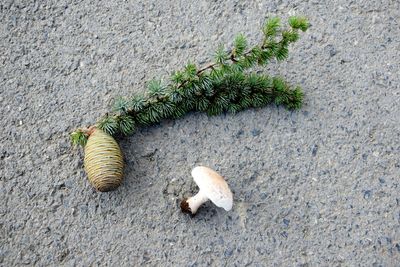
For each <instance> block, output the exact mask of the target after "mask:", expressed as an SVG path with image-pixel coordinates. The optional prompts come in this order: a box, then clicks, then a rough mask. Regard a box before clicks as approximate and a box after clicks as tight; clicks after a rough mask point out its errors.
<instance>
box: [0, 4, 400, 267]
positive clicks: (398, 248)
mask: <svg viewBox="0 0 400 267" xmlns="http://www.w3.org/2000/svg"><path fill="white" fill-rule="evenodd" d="M290 14H299V15H305V16H307V17H308V18H309V20H310V22H311V25H312V26H311V28H310V29H309V31H308V32H307V33H305V34H304V35H302V37H301V40H300V41H299V42H298V43H296V44H295V45H294V46H292V47H291V55H290V57H289V60H288V61H286V62H283V63H279V64H277V63H274V64H271V65H269V66H268V67H266V68H264V69H263V71H264V72H269V73H271V74H279V75H282V76H283V77H285V78H286V79H287V80H288V81H290V82H291V83H293V84H298V85H301V86H302V87H303V89H304V91H305V105H304V107H303V108H302V109H301V110H300V111H298V112H289V111H286V110H284V109H282V108H276V107H272V106H271V107H267V108H263V109H256V110H254V109H253V110H248V111H245V112H241V113H239V114H237V115H223V116H218V117H207V116H206V115H204V114H190V115H188V116H186V117H184V118H183V119H180V120H177V121H164V122H163V123H161V124H160V125H158V126H155V127H151V128H147V129H143V130H141V131H139V132H138V133H137V134H135V135H134V136H132V137H130V138H126V139H124V140H122V141H121V143H120V144H121V146H122V149H123V152H124V154H125V157H126V162H127V168H126V172H125V173H126V175H125V180H124V183H123V185H122V186H121V187H120V188H119V189H118V190H117V191H114V192H111V193H97V192H95V191H94V190H93V189H92V187H91V186H90V185H89V183H88V181H87V179H86V176H85V174H84V171H83V168H82V165H83V160H82V159H83V153H82V150H81V149H73V148H72V147H71V145H70V143H69V139H68V134H69V132H71V131H72V130H74V129H75V128H76V127H78V126H82V125H90V124H92V123H94V122H95V121H96V120H97V119H98V118H99V117H100V116H101V115H103V114H104V113H105V112H107V111H108V110H109V104H110V103H111V101H112V99H113V98H114V97H116V96H120V95H122V96H126V95H131V94H134V93H137V92H140V91H142V90H143V88H144V84H145V82H146V81H147V80H149V79H151V78H153V77H167V76H166V75H168V74H169V73H171V72H172V71H173V70H176V69H179V68H180V67H181V66H182V65H183V64H185V63H187V61H188V60H189V59H191V60H192V61H193V62H196V63H198V64H201V63H202V64H204V63H207V62H208V59H210V58H211V56H212V54H213V51H214V49H215V48H216V47H217V45H218V44H219V43H224V44H230V43H231V42H232V39H233V37H234V36H235V34H237V33H239V32H243V33H245V34H246V35H247V36H248V37H249V38H250V40H251V42H253V43H256V42H257V40H259V38H260V32H259V29H260V27H261V25H262V23H263V21H264V20H265V18H266V17H267V16H269V15H277V16H280V17H283V18H287V17H288V16H289V15H290ZM399 62H400V4H399V1H396V0H392V1H391V0H382V1H372V0H370V1H361V0H359V1H344V0H334V1H317V0H310V1H300V0H295V1H287V0H280V1H233V0H230V1H211V0H209V1H181V0H178V1H133V0H128V1H85V2H83V1H12V0H3V1H1V3H0V116H1V121H0V123H1V126H0V129H1V130H0V157H1V159H0V194H1V197H0V265H1V266H21V265H37V266H48V265H51V266H89V265H92V266H97V265H101V266H103V265H109V266H128V265H129V266H139V265H146V266H207V265H209V266H399V265H400V156H399V155H400V142H399V141H400V103H399V102H400V75H399V74H400V68H399V67H400V66H399V65H400V64H399ZM199 164H203V165H207V166H210V167H212V168H214V169H215V170H217V171H218V172H220V173H221V174H222V175H224V176H225V177H226V179H227V181H228V183H229V185H230V186H231V188H232V190H233V192H234V201H235V202H234V207H233V210H232V211H230V212H225V211H224V210H223V209H218V208H216V207H214V206H213V205H211V204H210V203H207V204H206V205H204V206H203V207H202V208H201V209H200V210H199V213H198V215H197V216H196V217H193V218H192V217H190V216H187V215H185V214H182V213H181V212H180V210H179V199H181V198H182V197H184V196H189V195H191V194H193V193H195V192H196V191H197V188H196V186H195V185H194V183H193V181H192V178H191V177H190V170H191V169H192V168H193V167H194V166H196V165H199Z"/></svg>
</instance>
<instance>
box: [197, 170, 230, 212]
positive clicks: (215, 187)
mask: <svg viewBox="0 0 400 267" xmlns="http://www.w3.org/2000/svg"><path fill="white" fill-rule="evenodd" d="M192 176H193V179H194V181H195V183H196V184H197V185H198V187H199V188H200V192H202V194H204V195H205V196H206V197H207V198H208V199H210V200H211V201H212V202H213V203H214V204H215V205H216V206H218V207H221V208H224V209H225V210H226V211H229V210H231V209H232V205H233V196H232V192H231V190H230V189H229V186H228V184H227V183H226V181H225V180H224V178H223V177H222V176H221V175H219V174H218V173H217V172H216V171H214V170H212V169H210V168H207V167H204V166H197V167H195V168H194V169H193V170H192Z"/></svg>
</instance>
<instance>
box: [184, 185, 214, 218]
mask: <svg viewBox="0 0 400 267" xmlns="http://www.w3.org/2000/svg"><path fill="white" fill-rule="evenodd" d="M207 201H208V197H206V196H205V195H204V194H203V192H202V191H201V190H200V191H199V192H198V193H197V194H196V195H194V196H192V197H189V198H188V199H186V200H183V201H182V202H186V203H187V205H188V206H189V211H190V212H191V213H192V214H195V213H196V212H197V209H198V208H199V207H200V206H201V205H202V204H203V203H204V202H207Z"/></svg>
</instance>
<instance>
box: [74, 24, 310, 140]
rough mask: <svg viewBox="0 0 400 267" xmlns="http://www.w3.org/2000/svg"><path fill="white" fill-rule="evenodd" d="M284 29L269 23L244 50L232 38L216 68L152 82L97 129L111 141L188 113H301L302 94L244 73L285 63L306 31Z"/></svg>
mask: <svg viewBox="0 0 400 267" xmlns="http://www.w3.org/2000/svg"><path fill="white" fill-rule="evenodd" d="M288 24H289V28H286V29H283V28H282V27H281V22H280V19H279V18H270V19H268V20H267V21H266V23H265V24H264V26H263V28H262V32H263V39H262V42H261V43H260V44H258V45H256V46H253V47H251V48H249V45H248V42H247V40H246V37H245V36H244V35H243V34H239V35H237V36H236V38H235V40H234V42H233V47H232V49H230V50H228V49H226V48H225V47H224V46H223V45H219V46H218V49H217V50H216V52H215V57H214V59H215V62H211V63H209V64H207V65H205V66H204V67H197V66H196V65H195V64H193V63H189V64H187V65H186V66H185V67H184V68H183V69H182V70H178V71H175V72H173V73H172V75H171V77H170V79H169V83H164V82H162V81H161V80H157V79H154V80H151V81H150V82H148V83H147V89H148V90H147V93H145V94H138V95H135V96H133V97H132V98H130V99H126V98H118V99H117V100H116V101H115V104H114V107H113V111H114V112H113V113H112V114H106V115H105V116H104V117H103V118H102V119H100V120H99V121H98V122H97V124H96V127H98V128H100V129H102V130H103V131H104V132H106V133H108V134H110V135H118V134H122V135H129V134H132V133H133V132H134V131H135V130H136V129H137V128H138V127H140V126H146V125H151V124H155V123H159V122H160V121H161V120H162V119H173V118H179V117H182V116H183V115H185V114H186V113H188V112H191V111H201V112H206V113H207V114H208V115H218V114H221V113H222V112H232V113H237V112H239V111H241V110H244V109H247V108H250V107H254V108H258V107H263V106H265V105H267V104H271V103H274V104H276V105H282V106H284V107H286V108H287V109H290V110H292V109H298V108H300V107H301V104H302V100H303V93H302V91H301V88H299V87H296V88H294V89H293V88H291V87H290V86H289V85H288V84H287V83H286V82H285V81H284V80H283V79H282V78H280V77H269V76H267V75H262V74H254V73H246V72H245V71H246V70H248V69H250V68H252V67H254V66H256V65H260V66H262V65H265V64H267V63H269V62H270V61H271V60H273V59H276V60H277V61H281V60H283V59H286V58H287V57H288V53H289V49H288V48H289V45H290V44H291V43H294V42H296V41H297V40H298V39H299V31H306V30H307V28H308V27H309V24H308V22H307V20H306V19H305V18H303V17H290V18H289V20H288ZM89 135H90V134H89V133H88V132H87V131H82V130H77V131H75V132H74V133H72V134H71V139H72V141H73V143H75V144H80V145H82V146H84V145H85V143H86V140H87V138H88V136H89Z"/></svg>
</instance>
